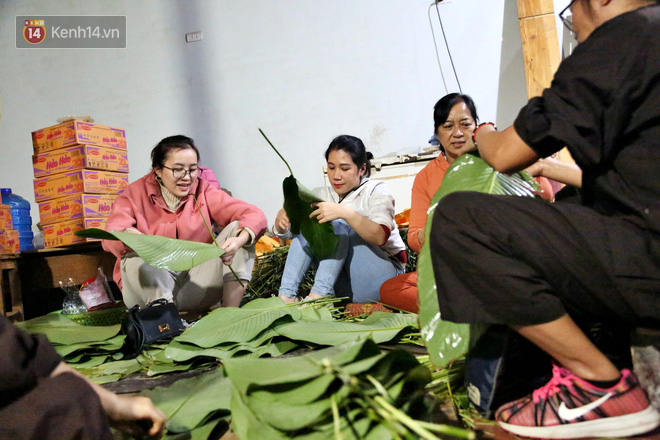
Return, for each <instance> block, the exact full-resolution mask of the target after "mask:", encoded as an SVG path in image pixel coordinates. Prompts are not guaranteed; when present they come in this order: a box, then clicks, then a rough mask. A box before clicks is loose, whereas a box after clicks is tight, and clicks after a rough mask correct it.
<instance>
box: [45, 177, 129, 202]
mask: <svg viewBox="0 0 660 440" xmlns="http://www.w3.org/2000/svg"><path fill="white" fill-rule="evenodd" d="M127 186H128V174H124V173H117V172H114V171H99V170H87V169H83V170H80V171H72V172H69V173H61V174H54V175H52V176H46V177H41V178H39V179H34V198H35V200H36V202H37V203H40V202H44V201H46V200H50V199H54V198H57V197H64V196H72V195H75V194H80V193H91V194H120V193H121V192H122V191H123V190H124V188H126V187H127Z"/></svg>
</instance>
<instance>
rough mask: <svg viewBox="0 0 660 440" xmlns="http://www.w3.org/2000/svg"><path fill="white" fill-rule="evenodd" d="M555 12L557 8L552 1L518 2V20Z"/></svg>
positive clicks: (522, 0)
mask: <svg viewBox="0 0 660 440" xmlns="http://www.w3.org/2000/svg"><path fill="white" fill-rule="evenodd" d="M554 12H555V6H554V4H553V2H552V0H518V18H527V17H535V16H537V15H544V14H554Z"/></svg>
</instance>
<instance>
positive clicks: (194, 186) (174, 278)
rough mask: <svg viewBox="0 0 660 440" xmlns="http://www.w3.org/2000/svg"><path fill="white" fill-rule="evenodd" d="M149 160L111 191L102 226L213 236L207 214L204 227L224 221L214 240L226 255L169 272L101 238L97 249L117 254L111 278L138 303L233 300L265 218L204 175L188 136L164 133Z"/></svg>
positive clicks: (187, 308)
mask: <svg viewBox="0 0 660 440" xmlns="http://www.w3.org/2000/svg"><path fill="white" fill-rule="evenodd" d="M151 161H152V165H151V166H152V170H151V171H150V172H149V173H148V174H147V175H146V176H144V177H142V178H141V179H139V180H137V181H135V182H133V183H131V184H130V185H129V186H128V187H127V188H126V190H124V192H123V193H122V194H121V195H120V196H119V197H118V198H117V201H116V202H115V205H114V207H113V210H112V213H111V214H110V218H109V219H108V222H107V223H106V230H108V231H121V232H131V233H135V234H152V235H161V236H163V237H170V238H179V239H182V240H190V241H199V242H204V243H211V242H212V241H213V240H212V238H211V235H210V233H209V231H208V229H207V227H206V225H205V224H204V219H206V221H207V222H208V223H209V226H211V225H214V226H219V227H222V228H224V229H223V231H222V233H221V234H220V235H219V237H218V239H217V241H218V243H219V244H220V247H222V248H223V249H224V250H225V254H224V255H223V256H222V258H221V259H213V260H210V261H207V262H206V263H203V264H201V265H199V266H196V267H194V268H192V269H190V270H189V271H183V272H171V271H168V270H165V269H158V268H155V267H153V266H150V265H148V264H146V263H145V262H144V261H143V260H142V259H141V258H140V257H139V256H138V255H137V254H136V253H135V252H132V250H131V249H130V248H127V247H126V246H124V245H123V243H121V242H119V241H108V240H104V242H103V248H104V249H106V250H107V251H110V252H112V253H113V254H115V255H116V256H117V264H116V265H115V271H114V280H115V281H116V282H117V283H118V284H119V285H120V287H122V293H123V297H124V302H125V303H126V305H127V306H128V307H132V306H133V305H136V304H138V305H140V306H141V307H142V306H144V305H145V304H148V303H149V302H151V301H154V300H156V299H160V298H165V299H167V300H168V301H172V302H174V303H175V304H176V305H177V308H178V309H179V310H180V311H184V312H191V313H202V312H204V311H206V310H208V308H209V307H211V306H213V305H214V304H217V303H218V302H219V301H221V300H222V305H223V306H238V305H239V304H240V301H241V298H242V297H243V294H244V292H245V286H247V282H248V281H249V280H250V277H251V274H252V266H253V264H254V243H255V241H256V240H257V239H258V238H259V237H260V236H261V235H262V234H263V233H264V231H265V229H266V227H267V221H266V217H265V216H264V214H263V212H262V211H261V210H260V209H259V208H257V207H256V206H254V205H250V204H248V203H245V202H242V201H240V200H237V199H235V198H233V197H231V196H230V195H228V194H227V193H225V192H224V191H222V190H220V189H218V188H217V186H214V185H213V184H212V183H211V182H210V181H209V180H207V179H205V178H204V175H203V174H204V172H203V171H202V168H201V167H200V166H199V151H198V150H197V147H195V144H194V142H193V140H192V139H190V138H189V137H186V136H180V135H179V136H171V137H167V138H165V139H163V140H162V141H160V142H159V143H158V145H156V147H155V148H154V149H153V150H152V151H151ZM193 196H194V197H195V198H196V199H197V204H196V203H195V200H194V198H193ZM229 265H231V266H232V268H233V269H234V271H235V272H236V274H237V275H238V278H239V279H240V280H241V281H242V284H243V286H241V283H240V282H239V281H238V280H237V279H236V277H235V276H234V275H233V274H232V273H231V271H230V270H229V269H228V268H227V267H226V266H229Z"/></svg>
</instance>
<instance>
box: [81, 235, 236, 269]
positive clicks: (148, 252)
mask: <svg viewBox="0 0 660 440" xmlns="http://www.w3.org/2000/svg"><path fill="white" fill-rule="evenodd" d="M76 235H77V236H79V237H86V238H100V239H104V240H120V241H121V242H123V243H124V244H125V245H126V246H128V247H130V248H131V249H133V250H134V251H135V252H137V254H138V255H139V256H140V258H142V259H143V260H144V261H145V262H146V263H148V264H150V265H152V266H154V267H158V268H160V269H167V270H171V271H174V272H178V271H183V270H190V269H192V268H193V267H195V266H199V265H200V264H202V263H204V262H206V261H208V260H211V259H213V258H218V257H221V256H222V255H223V254H224V253H225V251H224V250H223V249H220V248H219V247H218V246H215V245H212V244H208V243H200V242H197V241H187V240H178V239H176V238H168V237H161V236H159V235H148V234H131V233H128V232H108V231H104V230H103V229H96V228H90V229H83V230H82V231H78V232H76Z"/></svg>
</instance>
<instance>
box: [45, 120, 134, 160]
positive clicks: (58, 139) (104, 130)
mask: <svg viewBox="0 0 660 440" xmlns="http://www.w3.org/2000/svg"><path fill="white" fill-rule="evenodd" d="M76 144H89V145H98V146H100V147H110V148H120V149H122V150H125V149H126V131H125V130H123V129H121V128H115V127H108V126H106V125H99V124H93V123H91V122H84V121H79V120H72V121H67V122H63V123H61V124H57V125H53V126H51V127H46V128H42V129H41V130H37V131H33V132H32V146H33V148H34V154H41V153H44V152H46V151H52V150H58V149H60V148H65V147H70V146H73V145H76Z"/></svg>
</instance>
